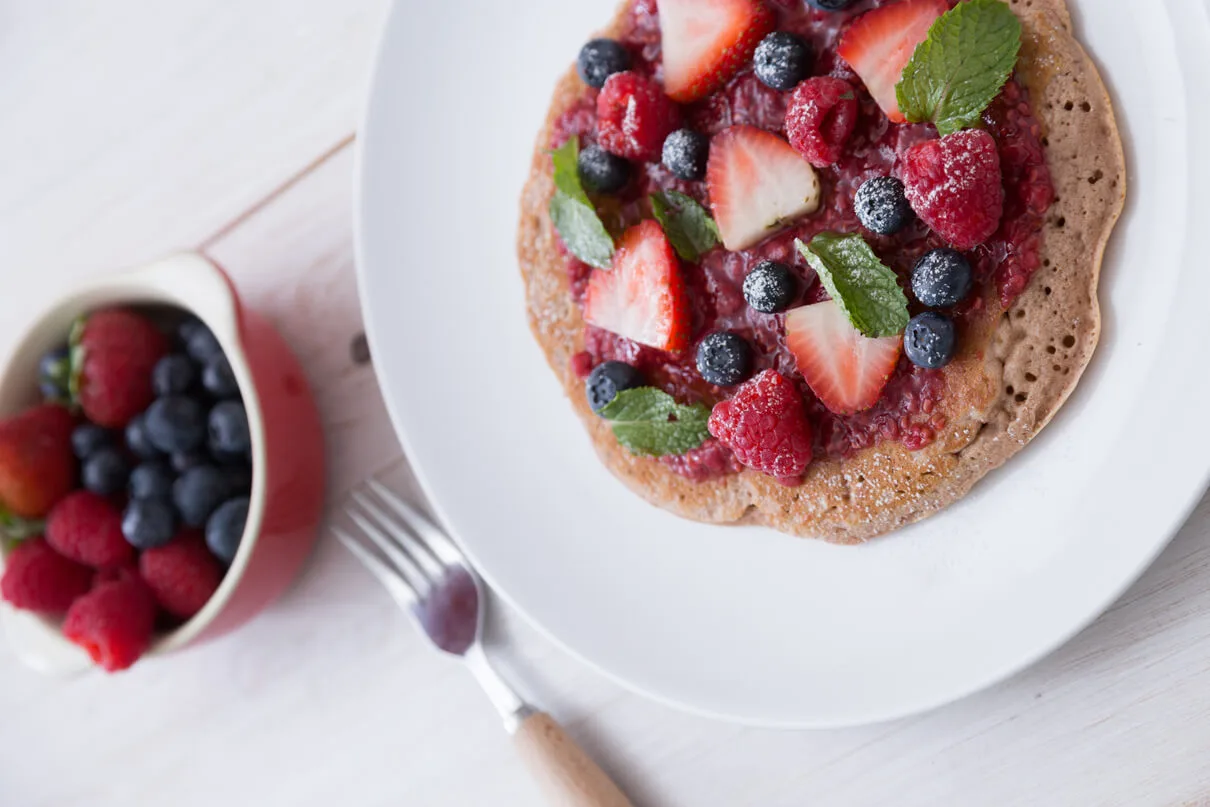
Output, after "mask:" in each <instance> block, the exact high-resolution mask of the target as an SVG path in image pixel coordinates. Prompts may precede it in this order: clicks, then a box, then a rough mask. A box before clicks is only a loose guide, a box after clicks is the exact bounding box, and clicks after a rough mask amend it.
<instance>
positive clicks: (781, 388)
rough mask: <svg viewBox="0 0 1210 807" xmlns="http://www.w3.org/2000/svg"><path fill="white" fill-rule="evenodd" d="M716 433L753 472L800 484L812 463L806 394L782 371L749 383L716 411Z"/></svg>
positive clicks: (713, 416) (768, 372)
mask: <svg viewBox="0 0 1210 807" xmlns="http://www.w3.org/2000/svg"><path fill="white" fill-rule="evenodd" d="M710 433H711V434H712V435H714V436H715V437H716V438H718V440H719V442H721V443H722V444H723V445H725V446H727V447H728V448H730V449H731V450H732V451H733V452H735V456H736V458H737V459H738V460H739V461H740V462H742V463H743V464H744V465H746V466H748V467H749V468H753V469H755V470H757V471H760V472H762V473H766V474H768V475H769V476H772V477H776V478H777V479H778V480H779V481H781V482H783V483H784V484H788V485H792V484H797V483H798V482H799V481H801V479H802V475H803V474H804V473H806V470H807V466H808V465H810V463H811V424H810V423H809V422H807V413H806V410H805V409H804V408H803V401H802V396H800V395H799V394H798V390H797V389H795V387H794V384H793V383H791V382H790V380H789V379H787V378H786V377H785V376H783V375H781V374H780V373H778V372H777V371H776V370H765V371H764V372H763V373H761V374H760V375H758V376H757V377H756V378H754V379H752V380H751V381H749V382H748V383H746V384H744V385H743V386H742V387H740V388H739V389H738V390H736V392H735V397H733V398H731V399H730V400H727V401H723V402H721V403H719V404H718V405H716V406H715V407H714V411H713V412H711V413H710Z"/></svg>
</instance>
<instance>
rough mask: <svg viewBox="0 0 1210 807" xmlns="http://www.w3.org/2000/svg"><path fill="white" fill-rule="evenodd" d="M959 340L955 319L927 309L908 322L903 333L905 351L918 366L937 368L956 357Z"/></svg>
mask: <svg viewBox="0 0 1210 807" xmlns="http://www.w3.org/2000/svg"><path fill="white" fill-rule="evenodd" d="M957 341H958V337H957V334H956V333H955V331H954V322H953V320H951V319H950V318H949V317H947V316H945V315H944V314H938V313H936V312H934V311H925V312H924V313H923V314H917V315H916V316H914V317H912V321H911V322H909V323H908V326H907V331H905V332H904V334H903V352H904V353H906V354H907V357H908V359H910V360H911V362H912V364H915V365H916V366H917V367H926V368H928V369H930V370H935V369H937V368H938V367H944V366H945V365H947V364H949V363H950V359H952V358H954V347H955V345H956V344H957Z"/></svg>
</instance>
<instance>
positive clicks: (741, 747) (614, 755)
mask: <svg viewBox="0 0 1210 807" xmlns="http://www.w3.org/2000/svg"><path fill="white" fill-rule="evenodd" d="M385 2H386V0H245V1H244V2H241V3H234V2H227V3H215V2H213V0H173V1H172V2H170V3H165V2H158V1H157V0H108V2H106V3H94V2H88V0H10V2H7V3H0V109H3V110H4V112H5V115H4V121H5V125H4V126H3V127H0V267H3V270H2V271H3V275H2V276H3V277H4V279H5V281H6V284H5V294H4V298H3V300H4V301H3V303H0V344H2V343H3V340H4V339H7V338H10V337H11V336H12V335H13V334H14V333H15V332H16V331H17V330H19V329H20V328H21V327H22V326H23V325H24V324H25V323H26V321H27V317H28V316H30V315H31V313H32V311H34V310H36V309H37V308H38V307H39V306H40V305H41V304H42V302H44V301H45V300H46V299H48V298H49V297H50V296H51V295H53V294H54V293H55V290H56V289H57V288H61V287H62V286H63V285H65V284H68V283H70V282H71V280H72V279H73V278H76V277H79V276H82V275H84V274H86V273H90V272H96V271H104V270H106V269H110V268H115V267H119V266H123V265H127V264H131V263H135V262H139V261H142V260H145V259H148V258H151V257H154V256H156V255H158V254H160V253H163V252H165V251H167V250H169V249H175V248H181V247H203V248H205V249H206V250H207V251H208V252H209V253H210V254H211V255H212V256H214V257H215V258H217V259H218V260H219V261H221V262H222V263H224V264H225V265H226V266H227V267H228V269H229V270H230V271H231V272H232V273H233V274H234V276H235V277H236V279H237V282H238V283H239V285H240V287H241V289H242V290H243V292H244V294H245V295H246V297H247V298H248V299H249V300H250V301H251V302H252V304H253V305H255V306H257V307H259V308H260V309H262V310H264V311H266V312H267V313H268V314H269V315H270V316H272V317H273V318H274V319H275V320H276V321H277V323H278V324H279V325H280V326H281V327H282V329H283V330H284V331H285V332H286V334H287V336H288V337H289V338H290V340H291V341H292V343H293V344H294V346H295V348H296V349H297V351H298V352H299V354H300V355H301V357H302V358H303V360H304V362H305V364H306V366H307V369H308V372H309V373H310V376H311V381H312V383H313V384H314V385H315V388H316V390H317V391H318V394H319V399H320V403H321V406H322V408H323V412H324V415H325V418H326V422H327V428H328V431H327V436H328V441H329V445H330V449H331V454H332V468H331V477H330V493H329V496H330V500H331V501H338V500H339V499H340V497H341V495H342V494H343V492H344V491H345V490H347V489H348V487H349V486H350V485H351V484H352V483H353V482H355V481H356V480H358V479H360V478H361V477H362V476H364V475H366V474H368V473H370V472H373V471H379V470H388V471H389V473H391V474H394V475H396V477H397V478H398V479H399V482H400V485H401V486H406V485H408V484H409V477H408V472H407V469H406V466H405V465H404V463H403V461H402V459H401V457H400V455H399V452H398V448H397V447H396V444H395V441H394V438H393V435H392V433H391V431H390V426H389V424H388V422H387V419H386V415H385V412H384V411H383V407H382V403H381V400H380V398H379V396H378V391H377V386H376V384H375V382H374V378H373V374H372V372H371V371H370V369H368V368H367V367H365V366H357V365H354V364H353V362H352V361H351V359H350V355H349V344H350V341H351V340H352V339H353V338H354V337H355V335H356V334H357V333H358V332H359V330H360V327H361V326H360V322H359V314H358V309H357V302H356V289H355V283H354V278H353V273H352V255H351V244H350V221H351V194H352V153H351V151H352V150H351V146H350V143H351V139H352V135H353V130H354V125H355V117H356V111H357V109H358V107H359V104H360V101H361V97H362V90H363V83H364V80H365V78H366V73H367V70H368V64H369V56H370V51H371V48H372V44H373V41H374V38H375V33H376V28H377V24H378V22H379V20H380V18H381V15H382V13H383V12H384V10H385ZM1123 472H1128V469H1123ZM1208 534H1210V500H1207V501H1205V502H1203V503H1202V505H1201V507H1200V508H1199V509H1198V511H1197V512H1196V513H1195V514H1194V516H1193V518H1192V520H1191V521H1190V523H1189V525H1188V526H1186V528H1185V529H1184V530H1183V531H1182V533H1181V534H1180V535H1179V536H1178V538H1177V539H1176V540H1175V542H1174V543H1173V545H1172V547H1171V548H1170V549H1169V550H1168V551H1167V552H1166V553H1165V554H1164V555H1163V557H1162V558H1161V559H1160V560H1159V562H1158V563H1157V564H1156V565H1155V567H1154V568H1153V569H1152V570H1151V571H1150V572H1149V573H1148V574H1147V575H1146V577H1145V578H1144V579H1143V580H1142V581H1141V582H1140V583H1139V584H1138V585H1136V586H1135V587H1134V588H1133V589H1131V591H1130V592H1129V593H1128V594H1127V595H1126V596H1125V597H1124V598H1123V599H1122V601H1121V602H1120V603H1118V605H1117V606H1115V607H1114V608H1113V609H1112V610H1111V611H1110V612H1109V613H1108V614H1106V615H1105V616H1104V617H1103V618H1102V619H1100V620H1099V621H1098V622H1097V623H1096V624H1095V625H1094V626H1092V627H1091V628H1090V629H1088V630H1087V631H1086V632H1085V633H1084V634H1082V635H1081V636H1079V637H1078V638H1077V639H1076V640H1075V641H1073V642H1072V643H1071V644H1069V645H1068V646H1067V647H1065V648H1063V649H1062V650H1061V651H1059V652H1058V653H1056V654H1055V655H1054V656H1052V657H1050V658H1049V659H1047V660H1045V661H1044V662H1042V663H1041V664H1039V665H1037V666H1036V667H1034V668H1032V669H1030V670H1028V671H1026V672H1025V673H1023V674H1021V675H1019V676H1017V677H1016V678H1014V679H1013V680H1011V681H1009V682H1007V683H1005V684H1003V685H1001V686H998V687H996V688H994V689H993V690H991V691H989V692H985V693H983V694H980V695H977V696H975V697H972V698H970V699H967V700H966V701H963V702H961V703H958V704H955V705H953V706H950V707H947V708H944V709H941V710H939V711H936V712H933V713H931V714H927V715H923V716H920V717H916V718H912V719H908V720H903V721H899V722H897V723H892V724H888V725H881V726H874V727H869V728H862V729H854V730H849V731H837V732H817V733H784V732H769V731H759V730H752V729H745V728H740V727H735V726H729V725H724V724H719V723H713V722H710V721H707V720H703V719H699V718H696V717H693V716H689V715H685V714H680V713H677V712H673V711H671V710H669V709H667V708H665V707H663V706H661V705H658V704H655V703H652V702H649V701H646V700H644V699H642V698H640V697H637V696H635V695H633V694H630V693H628V692H626V691H624V690H622V689H621V688H619V687H618V686H616V685H615V684H613V683H612V682H610V681H608V680H606V679H604V678H603V677H602V676H600V675H599V674H598V673H596V672H594V671H592V670H590V669H589V668H587V667H586V666H584V665H583V664H581V663H579V662H578V661H576V660H574V659H572V658H569V657H568V656H567V655H565V654H564V653H562V652H561V651H560V650H559V649H557V648H555V647H553V646H552V645H551V644H550V643H549V642H548V641H547V640H545V639H544V638H543V637H541V636H540V635H539V634H538V633H537V632H536V631H535V630H534V629H533V628H531V627H529V626H528V625H526V624H524V623H522V622H521V621H520V620H519V619H518V618H517V617H515V616H514V615H512V614H509V613H505V612H504V611H503V609H500V608H497V609H496V611H495V613H494V616H493V620H492V629H491V635H492V637H493V640H494V641H493V643H494V645H495V647H494V650H495V653H496V655H497V657H498V658H499V660H500V665H501V667H502V668H503V669H504V670H505V672H506V673H507V674H508V675H509V676H510V677H511V678H512V679H513V680H515V681H516V682H517V683H518V685H519V687H520V688H521V689H522V690H523V691H524V692H526V693H527V694H528V695H530V696H531V697H532V698H533V699H534V700H535V701H536V702H538V703H539V704H541V705H542V706H544V707H546V708H548V709H550V710H551V711H552V712H553V713H554V714H555V715H556V716H558V717H559V718H560V719H561V720H562V721H564V723H565V724H566V725H567V726H568V727H569V729H570V730H571V731H572V733H573V734H575V735H576V736H577V738H578V739H580V740H581V741H582V742H583V743H584V744H585V745H586V746H587V747H588V748H590V749H591V750H592V751H593V752H594V753H595V754H596V755H597V756H598V758H599V759H600V760H601V761H602V762H603V763H604V764H605V765H606V766H607V767H608V768H609V769H611V770H612V771H613V772H614V773H615V775H616V776H617V778H618V779H619V780H620V781H621V782H622V783H624V785H625V787H627V788H628V789H629V791H630V792H631V794H632V796H633V798H634V800H635V802H636V803H637V804H639V805H640V806H641V807H663V806H664V805H667V806H668V807H672V806H673V805H677V806H678V807H732V806H733V805H761V807H802V806H803V805H846V806H847V805H867V804H868V805H886V804H893V805H922V807H923V806H924V805H928V806H929V807H933V806H935V805H949V804H964V805H965V804H980V805H984V804H986V805H1015V804H1022V805H1175V804H1210V765H1208V764H1207V756H1208V754H1207V751H1210V641H1208V639H1210V549H1208V548H1207V546H1206V536H1207V535H1208ZM1022 596H1028V592H1022ZM539 803H540V801H539V799H538V796H537V793H536V791H535V790H534V789H533V787H532V785H531V784H530V782H529V781H528V780H527V779H526V777H525V775H524V773H523V772H522V771H521V769H520V767H519V765H518V764H517V762H516V760H515V759H514V756H513V749H512V747H511V746H510V744H509V743H508V741H507V739H506V738H505V736H504V735H503V733H502V732H501V731H500V730H499V728H498V727H497V724H496V720H495V717H494V715H493V713H492V711H491V709H490V707H489V706H488V704H487V703H486V701H485V700H484V699H483V697H482V696H481V695H480V693H479V692H478V691H477V690H476V688H475V686H474V684H473V683H472V682H471V680H470V679H469V678H468V677H467V676H466V675H464V674H463V673H462V672H461V671H460V670H458V669H457V668H456V667H453V666H451V665H450V664H449V663H448V662H446V661H445V660H443V659H441V658H439V657H437V656H436V655H434V654H433V653H431V652H429V651H428V650H427V649H426V648H425V646H424V645H423V644H422V642H421V640H420V639H419V638H418V637H416V636H415V635H413V634H412V632H411V631H410V629H409V628H407V626H406V625H405V624H404V622H403V621H402V619H401V617H400V616H399V614H398V613H397V612H396V611H395V610H394V608H393V606H392V605H391V604H390V602H389V601H388V599H387V597H386V595H385V594H384V593H383V592H382V591H381V590H380V589H379V588H378V587H377V586H376V584H374V583H373V582H372V581H371V579H370V578H369V577H368V576H367V575H366V574H365V573H363V572H362V570H361V569H360V568H358V567H357V566H356V565H355V564H354V563H353V561H352V560H351V559H350V558H349V557H347V556H346V555H345V554H344V553H343V552H342V551H340V549H339V547H337V546H336V545H334V544H333V542H332V541H331V540H328V539H325V540H323V542H322V543H321V545H320V548H319V549H318V551H317V553H316V556H315V558H314V561H313V562H312V564H311V565H310V567H309V569H308V571H307V572H306V574H305V575H304V576H303V578H302V579H301V581H300V582H299V583H298V585H297V586H296V587H295V588H294V589H293V590H292V591H291V593H290V594H289V595H288V596H286V597H285V599H284V600H283V601H281V602H280V603H279V604H277V605H276V606H274V607H273V608H272V609H271V610H269V611H268V612H266V613H265V614H264V615H263V616H262V617H260V618H259V619H257V620H256V621H255V622H253V623H252V624H250V625H249V626H248V627H246V628H245V629H243V630H242V631H240V632H238V633H236V634H235V635H232V636H229V637H226V638H224V639H222V640H220V641H217V642H214V643H211V644H209V645H206V646H204V647H201V648H198V649H196V650H193V651H191V652H189V653H187V654H184V655H181V656H179V657H176V658H171V659H167V660H163V661H155V662H148V663H144V664H141V665H139V666H137V667H136V668H135V669H134V670H133V671H131V672H129V673H127V674H124V675H120V676H114V677H104V676H101V675H90V676H85V677H83V678H79V679H74V680H66V681H64V680H55V679H47V678H42V677H39V676H37V675H35V674H33V673H30V672H28V671H26V670H25V669H23V668H22V667H20V666H19V665H18V664H17V662H16V660H15V659H14V658H13V657H12V655H11V654H10V653H8V651H7V650H6V649H0V807H41V805H47V806H48V807H49V806H50V805H55V806H56V807H109V805H123V806H125V805H173V807H193V805H198V806H199V807H201V805H207V806H208V805H220V804H221V805H241V806H242V805H256V806H257V807H273V806H275V805H290V806H291V807H293V806H294V805H299V806H300V807H309V806H310V805H315V807H319V806H320V805H331V804H340V805H347V806H348V807H355V806H356V807H362V806H364V807H376V806H377V805H382V806H383V807H386V806H387V805H409V806H419V805H455V806H459V805H489V804H490V805H509V806H511V805H530V804H533V805H537V804H539Z"/></svg>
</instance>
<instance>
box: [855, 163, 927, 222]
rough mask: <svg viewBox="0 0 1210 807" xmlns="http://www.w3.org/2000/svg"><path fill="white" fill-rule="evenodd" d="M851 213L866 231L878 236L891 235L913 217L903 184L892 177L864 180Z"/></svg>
mask: <svg viewBox="0 0 1210 807" xmlns="http://www.w3.org/2000/svg"><path fill="white" fill-rule="evenodd" d="M853 209H854V211H855V212H856V213H857V218H859V219H861V223H862V224H864V225H865V228H866V229H867V230H869V231H870V232H875V233H878V234H879V235H894V234H895V233H897V232H899V231H900V230H902V229H903V228H904V227H906V226H907V225H908V224H909V223H910V222H911V221H912V219H913V218H914V217H915V214H914V213H913V212H912V206H911V205H909V204H908V200H907V196H906V195H905V194H904V191H903V183H902V182H900V181H899V180H898V179H896V178H895V177H874V178H873V179H868V180H866V181H865V182H864V183H863V184H862V186H861V187H860V188H858V189H857V195H856V196H855V197H854V198H853Z"/></svg>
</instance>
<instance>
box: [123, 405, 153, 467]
mask: <svg viewBox="0 0 1210 807" xmlns="http://www.w3.org/2000/svg"><path fill="white" fill-rule="evenodd" d="M126 447H127V448H128V449H130V453H131V454H134V455H135V456H136V457H138V458H139V459H141V460H151V459H155V458H156V457H158V456H160V450H159V449H158V448H156V447H155V445H153V444H152V442H151V435H149V434H148V433H147V416H146V414H143V415H139V416H138V417H136V418H135V419H134V420H132V421H130V423H128V424H126Z"/></svg>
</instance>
